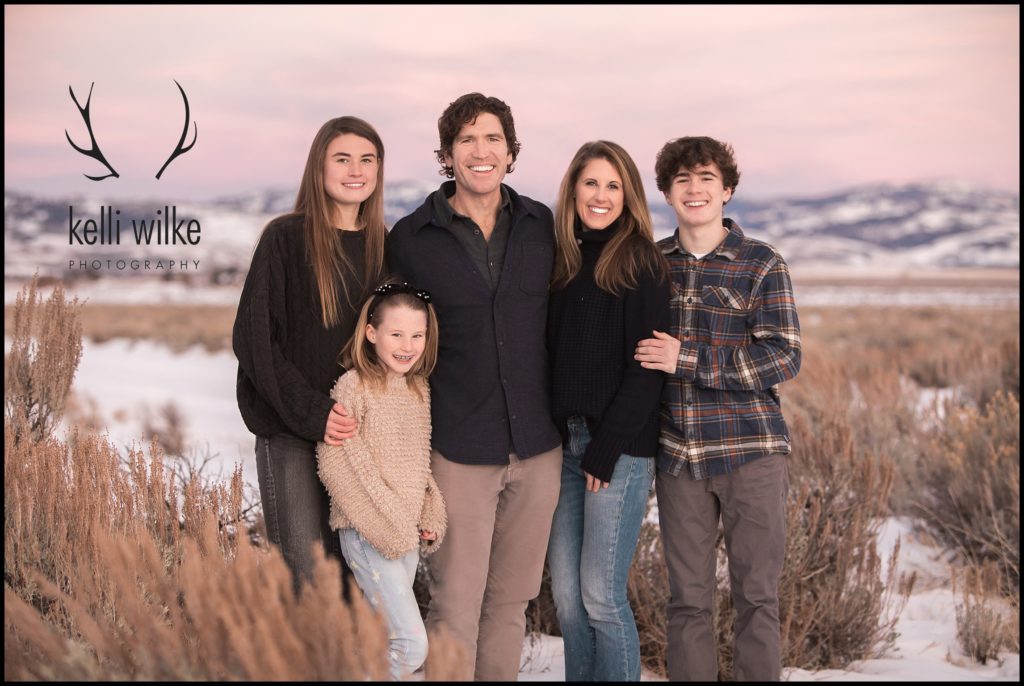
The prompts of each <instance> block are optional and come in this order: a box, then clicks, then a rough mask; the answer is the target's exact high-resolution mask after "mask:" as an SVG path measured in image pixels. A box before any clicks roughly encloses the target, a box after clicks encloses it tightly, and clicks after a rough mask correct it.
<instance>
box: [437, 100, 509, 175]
mask: <svg viewBox="0 0 1024 686" xmlns="http://www.w3.org/2000/svg"><path fill="white" fill-rule="evenodd" d="M444 161H445V164H447V165H450V166H451V167H452V169H453V170H454V171H455V184H456V190H457V191H458V192H461V193H470V194H473V195H490V194H492V193H496V192H498V188H499V186H500V185H501V180H502V179H504V178H505V173H506V172H507V171H508V168H509V165H511V164H512V153H510V152H509V150H508V142H507V141H506V140H505V132H504V131H503V130H502V128H501V120H500V119H498V118H497V117H496V116H495V115H493V114H491V113H490V112H481V113H480V114H478V115H477V117H476V119H475V120H473V121H471V122H469V123H468V124H465V125H463V127H462V128H461V129H460V130H459V133H458V134H457V135H456V136H455V140H454V141H453V142H452V151H451V153H449V154H447V155H445V156H444Z"/></svg>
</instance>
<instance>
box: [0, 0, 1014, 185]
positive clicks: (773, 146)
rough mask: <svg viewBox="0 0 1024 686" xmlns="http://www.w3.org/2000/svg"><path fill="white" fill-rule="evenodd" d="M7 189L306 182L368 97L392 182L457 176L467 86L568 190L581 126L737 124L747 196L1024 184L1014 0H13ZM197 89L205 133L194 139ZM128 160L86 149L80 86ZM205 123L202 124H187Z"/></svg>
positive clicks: (107, 149)
mask: <svg viewBox="0 0 1024 686" xmlns="http://www.w3.org/2000/svg"><path fill="white" fill-rule="evenodd" d="M4 16H5V28H4V39H5V40H4V52H5V55H4V56H5V60H4V65H5V66H4V76H5V85H4V114H5V126H4V141H5V155H4V171H5V174H6V184H5V186H6V188H8V189H15V190H23V191H32V192H37V193H45V194H52V195H66V194H69V193H80V194H89V195H95V194H97V193H102V194H103V195H104V196H106V197H115V198H119V197H124V198H127V197H176V198H180V199H181V200H182V201H184V200H189V199H194V200H198V199H205V198H211V197H216V196H221V195H229V194H234V193H241V192H246V191H249V190H254V189H260V188H268V187H284V188H291V187H294V186H295V185H296V184H297V182H298V179H299V176H300V174H301V171H302V166H303V163H304V161H305V157H306V154H307V152H308V149H309V143H310V141H311V140H312V137H313V135H314V134H315V132H316V130H317V129H318V128H319V127H320V125H321V124H322V123H323V122H324V121H326V120H327V119H329V118H331V117H335V116H339V115H342V114H355V115H358V116H362V117H364V118H365V119H367V120H368V121H370V122H371V123H373V124H374V125H375V126H376V127H377V129H378V131H380V133H381V135H382V137H383V139H384V142H385V145H386V148H387V157H386V162H385V169H386V174H387V178H388V179H389V180H400V179H419V180H427V181H440V180H441V179H440V177H438V176H437V174H436V169H437V165H436V163H435V162H434V159H433V154H432V150H433V149H434V148H436V147H437V128H436V121H437V117H438V115H439V114H440V113H441V111H442V110H443V109H444V107H445V106H446V105H447V104H448V103H449V102H450V101H451V100H453V99H454V98H456V97H457V96H459V95H461V94H462V93H466V92H470V91H474V90H475V91H480V92H483V93H485V94H487V95H495V96H497V97H500V98H502V99H503V100H505V101H506V102H507V103H508V104H509V105H510V106H511V107H512V110H513V113H514V114H515V118H516V128H517V132H518V134H519V137H520V139H521V141H522V142H523V150H522V153H521V157H520V161H519V163H518V165H517V169H516V171H515V172H514V173H513V174H512V175H511V176H509V177H508V179H507V181H508V183H510V184H511V185H513V186H514V187H516V188H517V189H519V190H520V191H522V192H525V193H526V194H528V195H532V196H534V197H536V198H538V199H540V200H545V201H547V200H551V199H552V198H553V197H554V195H555V191H556V189H557V186H558V182H559V180H560V178H561V175H562V173H563V172H564V170H565V167H566V166H567V164H568V162H569V159H570V158H571V157H572V155H573V153H574V152H575V150H576V149H577V148H578V147H579V145H580V144H581V143H583V142H584V141H587V140H591V139H595V138H606V139H609V140H613V141H616V142H618V143H620V144H622V145H623V146H625V147H626V149H627V150H629V151H630V152H631V153H632V155H633V157H634V159H635V160H636V162H637V164H638V166H639V167H640V170H641V173H642V174H643V175H644V181H645V184H646V185H647V191H648V193H649V194H654V193H656V191H655V189H654V182H653V165H654V156H655V154H656V153H657V151H658V149H659V148H660V147H661V145H662V144H663V143H665V142H666V141H667V140H669V139H671V138H675V137H678V136H683V135H710V136H714V137H716V138H719V139H721V140H725V141H728V142H731V143H732V144H733V145H734V146H735V148H736V151H737V158H738V160H739V163H740V169H741V170H742V172H743V180H742V182H741V185H740V189H739V193H740V194H741V196H742V195H744V194H745V195H747V196H748V197H768V196H777V195H789V196H800V195H811V194H818V193H823V192H828V191H832V190H840V189H844V188H848V187H851V186H855V185H859V184H865V183H875V182H880V181H886V182H896V183H900V182H907V181H915V180H926V179H955V180H961V181H966V182H968V183H970V184H973V185H978V186H983V187H990V188H998V189H1008V190H1018V188H1019V184H1020V156H1019V146H1020V88H1019V85H1018V83H1019V75H1020V61H1019V53H1020V31H1019V19H1020V8H1019V7H1017V6H1010V5H1001V6H970V7H969V6H947V5H942V6H935V5H932V6H928V5H920V6H892V7H883V6H821V7H813V6H812V7H796V6H774V7H750V6H685V7H684V6H630V7H626V6H589V7H588V6H556V7H540V6H500V7H466V6H434V7H412V6H392V7H387V6H366V7H361V6H348V7H287V8H285V7H265V6H256V7H187V6H178V7H129V8H124V7H113V6H98V7H97V6H93V7H11V6H7V7H5V10H4ZM174 79H177V80H178V81H179V82H180V83H181V84H182V86H183V87H184V88H185V91H186V92H187V94H188V96H189V102H190V104H191V107H192V113H193V119H194V120H195V121H196V122H197V124H198V130H199V140H198V143H197V145H196V147H195V149H194V150H192V151H191V152H189V153H188V154H186V155H184V156H182V157H179V158H178V159H176V160H175V161H174V162H173V163H172V164H171V165H170V166H169V167H168V168H167V171H165V172H164V175H163V177H162V179H161V180H160V181H157V180H156V179H154V178H153V177H154V175H155V173H156V171H157V170H158V169H159V168H160V166H161V165H162V164H163V162H164V161H165V160H166V159H167V157H168V155H169V154H170V153H171V151H172V150H173V148H174V145H175V144H176V143H177V141H178V138H179V136H180V135H181V128H182V124H183V121H184V119H183V116H184V111H183V105H182V102H181V97H180V95H179V94H178V91H177V88H176V87H175V85H174ZM93 81H95V83H96V85H95V87H94V91H93V97H92V106H91V110H90V111H91V116H92V119H93V130H94V132H95V134H96V136H97V138H98V140H99V141H100V145H101V147H102V149H103V151H104V153H105V154H106V155H107V158H108V159H109V160H110V161H111V162H112V164H113V165H114V166H115V168H117V170H118V172H119V173H120V174H121V177H120V178H119V179H108V180H106V181H103V182H100V183H97V182H93V181H89V180H87V179H85V178H84V177H83V176H82V174H83V173H87V174H92V175H96V174H103V173H105V170H103V168H102V166H101V165H100V164H99V163H97V162H95V161H93V160H91V159H88V158H86V157H84V156H82V155H80V154H78V153H76V152H75V151H74V150H72V149H71V147H70V146H69V145H68V144H67V141H66V140H65V138H64V130H65V129H67V131H68V133H70V134H71V137H72V139H74V140H75V141H76V142H77V143H78V144H79V145H83V146H88V142H89V137H88V133H87V132H86V128H85V125H84V123H83V122H82V120H81V117H80V116H79V114H78V112H77V110H76V109H75V106H74V104H73V103H72V101H71V98H70V96H69V95H68V86H69V85H70V86H73V87H74V89H75V93H76V95H78V96H79V99H80V102H82V103H83V104H84V101H85V98H86V96H87V94H88V91H89V84H90V83H91V82H93ZM189 140H191V134H190V138H189Z"/></svg>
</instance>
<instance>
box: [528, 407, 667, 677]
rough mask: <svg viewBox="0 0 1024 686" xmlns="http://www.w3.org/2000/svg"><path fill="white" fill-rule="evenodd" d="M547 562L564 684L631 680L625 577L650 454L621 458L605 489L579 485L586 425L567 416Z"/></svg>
mask: <svg viewBox="0 0 1024 686" xmlns="http://www.w3.org/2000/svg"><path fill="white" fill-rule="evenodd" d="M568 425H569V440H568V442H567V443H566V445H565V449H564V452H563V458H562V490H561V493H560V495H559V497H558V507H557V509H556V510H555V517H554V521H553V522H552V524H551V540H550V542H549V543H548V566H549V569H550V572H551V592H552V596H553V597H554V601H555V610H556V611H557V614H558V623H559V625H560V626H561V629H562V637H563V639H564V642H565V679H566V681H639V680H640V637H639V635H638V634H637V630H636V621H635V620H634V619H633V610H632V609H631V608H630V607H629V600H628V598H627V597H626V580H627V578H628V577H629V567H630V565H631V564H632V562H633V553H635V552H636V544H637V539H638V538H639V536H640V525H641V524H642V523H643V519H644V514H645V513H646V511H647V500H648V498H649V496H650V491H651V485H652V484H653V482H654V459H653V458H647V457H632V456H630V455H621V456H620V457H619V460H618V462H617V463H616V464H615V472H614V473H613V474H612V480H611V482H609V483H610V485H609V486H608V488H607V489H605V488H602V489H601V490H600V491H599V492H597V493H592V492H589V491H587V490H586V476H585V475H584V473H583V470H582V469H581V468H580V461H581V460H582V459H583V453H584V451H585V449H586V447H587V444H588V443H590V433H589V431H588V430H587V425H586V422H585V421H584V420H583V419H582V418H579V417H572V418H570V419H569V422H568Z"/></svg>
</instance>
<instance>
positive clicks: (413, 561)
mask: <svg viewBox="0 0 1024 686" xmlns="http://www.w3.org/2000/svg"><path fill="white" fill-rule="evenodd" d="M338 537H339V538H340V539H341V552H342V554H343V555H344V556H345V561H346V562H348V566H349V567H350V568H351V569H352V573H353V574H354V575H355V577H356V583H358V584H359V588H361V589H362V590H363V594H364V595H365V596H366V599H367V600H369V601H370V605H372V606H373V608H374V609H375V610H377V611H378V612H380V613H382V614H383V615H384V617H385V619H386V620H387V623H388V639H389V641H390V650H389V652H388V661H389V663H390V669H391V679H392V680H394V681H397V680H399V679H401V678H402V677H403V676H405V675H407V674H410V673H412V672H414V671H416V670H417V669H419V667H420V666H421V665H422V664H423V663H424V661H426V659H427V630H426V629H425V628H424V626H423V619H422V618H421V617H420V608H419V605H417V603H416V596H415V595H414V594H413V592H412V584H413V581H415V579H416V565H417V563H419V559H420V554H419V550H418V549H417V550H412V551H410V552H408V553H406V554H405V555H404V556H402V557H400V558H399V559H397V560H389V559H388V558H386V557H384V556H383V555H381V554H380V553H379V552H377V549H376V548H374V547H373V546H372V545H370V544H369V543H368V542H367V541H366V539H364V538H363V537H362V536H360V535H359V532H358V531H356V530H355V529H341V530H340V531H338Z"/></svg>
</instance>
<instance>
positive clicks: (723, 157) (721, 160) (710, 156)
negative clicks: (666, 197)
mask: <svg viewBox="0 0 1024 686" xmlns="http://www.w3.org/2000/svg"><path fill="white" fill-rule="evenodd" d="M733 155H734V153H733V149H732V146H731V145H729V144H728V143H721V142H719V141H716V140H715V139H714V138H708V137H707V136H685V137H683V138H676V139H675V140H671V141H669V142H668V143H666V144H665V146H664V147H663V148H662V149H661V150H660V151H658V156H657V158H656V159H655V161H654V173H655V175H656V177H657V182H658V190H659V191H661V192H662V193H668V188H669V186H670V185H671V184H672V177H674V176H675V175H676V174H678V173H679V170H680V169H693V168H695V167H698V166H700V165H702V164H711V163H712V162H714V163H715V164H716V165H717V166H718V168H719V169H720V170H721V171H722V185H723V186H725V187H726V188H729V189H731V190H732V192H733V193H735V192H736V186H738V185H739V183H740V170H739V169H738V168H737V167H736V158H735V157H734V156H733Z"/></svg>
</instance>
